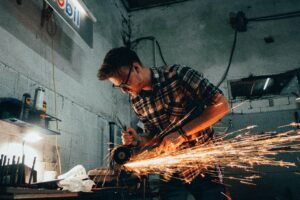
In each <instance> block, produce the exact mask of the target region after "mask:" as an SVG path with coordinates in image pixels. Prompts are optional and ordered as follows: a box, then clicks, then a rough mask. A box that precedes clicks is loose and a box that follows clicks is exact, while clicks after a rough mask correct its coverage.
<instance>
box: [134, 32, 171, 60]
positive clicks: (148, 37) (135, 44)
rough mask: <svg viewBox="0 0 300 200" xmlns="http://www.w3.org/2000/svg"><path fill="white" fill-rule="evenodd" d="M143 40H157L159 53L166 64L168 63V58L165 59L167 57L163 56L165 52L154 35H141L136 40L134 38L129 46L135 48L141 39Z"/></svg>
mask: <svg viewBox="0 0 300 200" xmlns="http://www.w3.org/2000/svg"><path fill="white" fill-rule="evenodd" d="M143 40H151V41H154V40H155V44H156V46H157V47H158V51H159V55H160V57H161V59H162V61H163V63H164V64H165V65H167V62H166V60H165V58H164V56H163V53H162V50H161V47H160V44H159V42H158V41H157V40H156V39H155V37H154V36H147V37H140V38H137V39H135V40H133V41H131V42H130V46H129V47H130V48H132V49H134V48H136V46H137V45H138V44H139V43H140V42H141V41H143Z"/></svg>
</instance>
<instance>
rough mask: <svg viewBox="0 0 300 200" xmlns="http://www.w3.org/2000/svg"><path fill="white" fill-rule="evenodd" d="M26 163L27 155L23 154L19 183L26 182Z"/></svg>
mask: <svg viewBox="0 0 300 200" xmlns="http://www.w3.org/2000/svg"><path fill="white" fill-rule="evenodd" d="M24 163H25V155H24V154H23V156H22V164H21V166H20V167H19V174H20V177H19V179H18V184H22V183H24V181H23V175H24V173H25V165H24Z"/></svg>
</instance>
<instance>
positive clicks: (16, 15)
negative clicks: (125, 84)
mask: <svg viewBox="0 0 300 200" xmlns="http://www.w3.org/2000/svg"><path fill="white" fill-rule="evenodd" d="M88 5H89V6H88V7H89V8H90V9H91V11H92V12H93V13H94V15H95V16H96V18H97V19H98V21H97V23H95V24H94V32H93V37H94V43H93V48H90V47H89V46H88V45H87V44H86V43H85V42H84V41H83V40H82V39H81V38H80V37H79V36H78V35H77V34H75V33H74V32H73V31H72V30H71V29H70V28H69V27H68V26H67V25H66V24H65V23H64V22H63V21H62V20H60V18H59V17H58V16H55V20H56V23H57V25H58V30H57V33H56V35H55V36H54V37H53V38H51V37H50V36H49V35H48V34H47V32H46V28H45V27H43V28H42V27H40V13H41V8H42V1H34V0H28V1H23V2H22V5H17V3H16V1H2V2H1V5H0V13H1V15H0V97H13V98H17V99H21V98H22V95H23V94H24V93H30V94H31V96H32V97H33V96H34V90H35V89H36V88H37V87H38V86H42V87H44V88H45V90H46V92H45V94H46V96H45V98H46V102H47V113H49V114H50V115H53V116H56V117H57V118H59V119H61V120H62V122H59V123H58V124H56V123H55V122H52V123H51V124H50V128H51V129H53V130H56V131H59V132H61V135H60V136H58V137H57V140H58V146H59V150H60V156H61V165H62V173H64V172H66V171H67V170H69V169H70V168H72V167H73V166H75V165H77V164H82V165H83V166H85V167H86V169H91V168H96V167H101V166H107V162H106V160H105V157H106V155H107V153H108V151H107V150H108V134H109V132H108V131H109V129H108V122H109V121H115V117H119V118H120V119H121V120H122V121H123V122H124V123H127V124H129V123H130V121H131V112H130V106H129V104H128V97H127V96H126V95H125V96H123V95H121V94H120V93H119V91H115V90H112V87H111V85H110V84H109V83H107V82H100V81H98V80H97V77H96V75H97V71H98V69H99V67H100V64H101V63H102V60H103V57H104V55H105V54H106V52H107V51H108V50H109V49H111V48H113V47H118V46H122V38H121V33H122V32H123V31H124V27H123V25H122V24H123V23H122V21H124V19H126V17H127V12H126V10H125V9H124V8H123V7H122V4H121V3H120V2H118V1H110V0H104V1H101V3H99V2H98V1H96V0H93V1H89V4H88ZM108 11H109V12H108ZM55 105H56V108H55ZM4 135H5V133H3V134H1V137H5V136H4ZM10 137H11V136H9V135H8V136H6V137H5V138H10ZM15 141H16V142H18V141H19V139H15V140H10V139H3V140H1V141H0V145H2V146H3V147H4V148H1V152H0V153H4V154H8V153H9V152H8V151H9V150H8V149H7V148H5V147H7V145H9V144H10V143H12V142H15ZM48 142H49V143H50V144H47V143H48ZM42 144H44V146H43V145H42V146H41V147H39V148H37V149H38V151H39V152H40V154H39V155H40V156H39V158H38V162H39V163H40V164H43V166H45V167H46V166H47V170H57V167H55V166H56V162H57V158H56V150H55V148H53V147H55V144H56V138H55V137H49V138H47V139H46V140H44V142H42ZM2 146H1V147H2ZM53 158H55V159H53ZM50 168H51V169H50ZM40 178H42V176H41V177H40Z"/></svg>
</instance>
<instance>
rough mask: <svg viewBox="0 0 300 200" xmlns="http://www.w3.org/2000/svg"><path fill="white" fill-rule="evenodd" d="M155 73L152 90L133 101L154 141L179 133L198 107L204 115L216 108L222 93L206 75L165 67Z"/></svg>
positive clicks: (190, 70)
mask: <svg viewBox="0 0 300 200" xmlns="http://www.w3.org/2000/svg"><path fill="white" fill-rule="evenodd" d="M151 71H152V86H153V88H152V90H151V91H144V90H142V91H141V92H140V94H139V95H138V96H136V97H131V103H132V107H133V110H134V111H135V113H136V114H137V116H138V118H139V119H140V121H141V122H143V124H144V132H145V134H146V135H148V136H151V137H153V136H154V135H157V134H160V133H162V131H167V132H171V131H174V130H176V128H178V127H180V126H182V125H183V124H184V122H183V121H182V118H185V116H186V115H187V114H188V113H189V112H191V111H192V110H193V109H194V108H195V107H197V110H198V111H199V108H201V109H200V112H202V111H203V109H204V108H205V106H207V105H211V104H213V101H212V97H213V96H214V95H215V94H217V93H222V92H221V91H220V90H219V89H218V88H217V87H215V86H214V85H212V84H211V83H210V82H209V81H208V80H207V79H206V78H204V77H203V74H201V73H199V72H197V71H195V70H193V69H192V68H190V67H187V66H180V65H173V66H172V67H170V68H169V67H166V66H165V67H162V68H151ZM199 114H200V113H199V112H198V115H199ZM166 129H168V130H166Z"/></svg>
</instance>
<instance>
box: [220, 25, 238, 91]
mask: <svg viewBox="0 0 300 200" xmlns="http://www.w3.org/2000/svg"><path fill="white" fill-rule="evenodd" d="M237 32H238V31H237V29H235V31H234V39H233V44H232V47H231V52H230V56H229V62H228V65H227V67H226V70H225V72H224V74H223V76H222V78H221V80H220V81H219V83H218V84H217V87H220V85H221V84H222V83H223V82H224V80H225V79H226V77H227V74H228V72H229V69H230V66H231V62H232V57H233V54H234V50H235V46H236V40H237Z"/></svg>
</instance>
